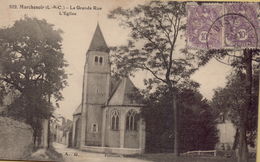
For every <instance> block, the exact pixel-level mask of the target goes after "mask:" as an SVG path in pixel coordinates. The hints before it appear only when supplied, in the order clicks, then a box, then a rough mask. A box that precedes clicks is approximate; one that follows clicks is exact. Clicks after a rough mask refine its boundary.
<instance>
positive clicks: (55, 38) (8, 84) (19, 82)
mask: <svg viewBox="0 0 260 162" xmlns="http://www.w3.org/2000/svg"><path fill="white" fill-rule="evenodd" d="M61 33H62V31H61V30H56V29H55V28H54V25H52V24H49V23H47V22H46V20H38V19H36V18H30V17H24V18H23V19H20V20H17V21H15V23H14V24H13V26H11V27H6V28H2V29H0V49H1V50H0V62H1V73H0V82H1V93H0V96H3V95H2V94H4V92H6V90H8V89H9V90H10V89H14V90H16V92H17V93H19V97H18V98H16V100H15V101H14V102H13V103H12V104H11V105H9V106H8V111H7V114H8V115H9V116H14V117H15V118H16V119H21V120H25V121H26V122H27V123H29V124H30V125H31V126H32V128H33V129H34V130H35V131H34V135H35V136H39V135H40V130H37V129H38V128H40V127H41V119H46V118H49V117H50V115H51V113H52V112H53V110H54V108H53V106H52V104H51V97H53V98H54V99H55V101H56V102H58V101H60V100H61V99H62V98H63V97H62V94H61V92H60V91H61V90H62V89H63V88H64V87H65V86H66V85H67V81H66V79H67V74H66V72H65V69H64V68H65V67H66V66H67V63H66V61H65V60H64V54H63V53H62V50H61V49H62V44H61V43H62V37H61Z"/></svg>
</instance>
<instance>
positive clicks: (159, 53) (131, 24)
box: [109, 1, 207, 155]
mask: <svg viewBox="0 0 260 162" xmlns="http://www.w3.org/2000/svg"><path fill="white" fill-rule="evenodd" d="M109 18H112V19H117V20H119V21H120V25H122V26H123V27H126V28H128V29H130V39H129V41H128V44H127V45H126V46H121V47H115V48H113V51H114V53H113V54H112V59H113V62H114V63H115V65H116V67H115V69H116V70H115V71H117V72H118V74H123V75H131V74H133V72H135V71H137V70H142V71H148V72H149V73H150V74H151V75H152V76H153V77H151V78H149V79H147V80H145V83H146V84H147V85H148V86H150V87H152V86H151V85H152V84H154V83H157V84H161V83H162V84H164V85H166V86H167V88H168V89H169V95H170V98H171V105H172V109H173V110H174V111H173V114H174V117H173V119H174V121H173V124H174V152H175V154H176V155H179V151H178V149H179V131H178V130H179V128H178V125H179V124H178V121H179V120H178V108H177V107H176V92H175V87H177V86H178V84H180V83H183V82H186V83H191V82H192V81H191V80H190V79H189V76H190V75H191V74H192V73H194V71H195V70H197V68H198V66H200V65H203V64H205V63H206V62H207V59H205V60H203V59H201V58H199V57H197V56H196V55H195V54H191V53H187V52H186V53H181V52H180V51H178V49H176V42H177V40H178V39H181V37H182V35H183V30H184V29H185V21H184V18H185V3H180V2H161V1H151V2H148V3H147V4H143V5H138V6H136V7H134V8H132V9H123V8H117V9H115V10H113V11H111V12H110V14H109ZM193 61H194V62H193Z"/></svg>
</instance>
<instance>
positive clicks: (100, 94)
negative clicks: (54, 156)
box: [72, 25, 145, 154]
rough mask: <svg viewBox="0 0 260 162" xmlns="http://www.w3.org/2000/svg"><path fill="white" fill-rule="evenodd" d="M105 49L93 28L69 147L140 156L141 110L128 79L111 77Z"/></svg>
mask: <svg viewBox="0 0 260 162" xmlns="http://www.w3.org/2000/svg"><path fill="white" fill-rule="evenodd" d="M110 65H111V63H110V60H109V48H108V46H107V44H106V42H105V39H104V36H103V34H102V32H101V29H100V26H99V25H97V27H96V30H95V33H94V35H93V38H92V41H91V43H90V46H89V49H88V51H87V53H86V62H85V67H84V74H83V75H84V76H83V90H82V102H81V104H80V105H79V106H78V107H77V108H76V110H75V111H74V113H73V130H72V146H73V147H75V148H78V149H80V150H85V151H93V152H104V153H115V154H141V153H143V152H144V149H145V122H144V120H143V119H142V118H141V115H140V112H141V108H142V107H143V106H144V105H143V104H142V103H141V102H140V101H138V99H136V98H135V97H134V96H136V93H138V90H137V88H136V87H135V86H134V84H133V83H132V81H131V80H130V79H129V78H128V77H125V78H122V79H120V80H116V79H114V78H113V77H111V67H110Z"/></svg>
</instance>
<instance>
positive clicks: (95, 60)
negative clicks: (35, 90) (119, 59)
mask: <svg viewBox="0 0 260 162" xmlns="http://www.w3.org/2000/svg"><path fill="white" fill-rule="evenodd" d="M109 84H110V62H109V48H108V46H107V44H106V42H105V39H104V37H103V34H102V32H101V29H100V26H99V24H98V25H97V27H96V30H95V33H94V35H93V38H92V41H91V43H90V46H89V49H88V51H87V53H86V63H85V68H84V78H83V92H82V111H81V112H82V116H81V121H82V125H81V126H82V129H81V130H82V131H81V142H80V147H83V146H100V145H101V136H102V135H101V130H102V128H101V127H102V106H103V105H105V104H106V102H107V100H108V95H109Z"/></svg>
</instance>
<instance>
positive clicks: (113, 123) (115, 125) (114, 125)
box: [111, 110, 119, 130]
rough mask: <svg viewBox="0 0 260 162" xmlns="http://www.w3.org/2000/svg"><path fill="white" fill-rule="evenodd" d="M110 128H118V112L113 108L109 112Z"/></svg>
mask: <svg viewBox="0 0 260 162" xmlns="http://www.w3.org/2000/svg"><path fill="white" fill-rule="evenodd" d="M111 129H112V130H119V112H118V110H113V111H112V112H111Z"/></svg>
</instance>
